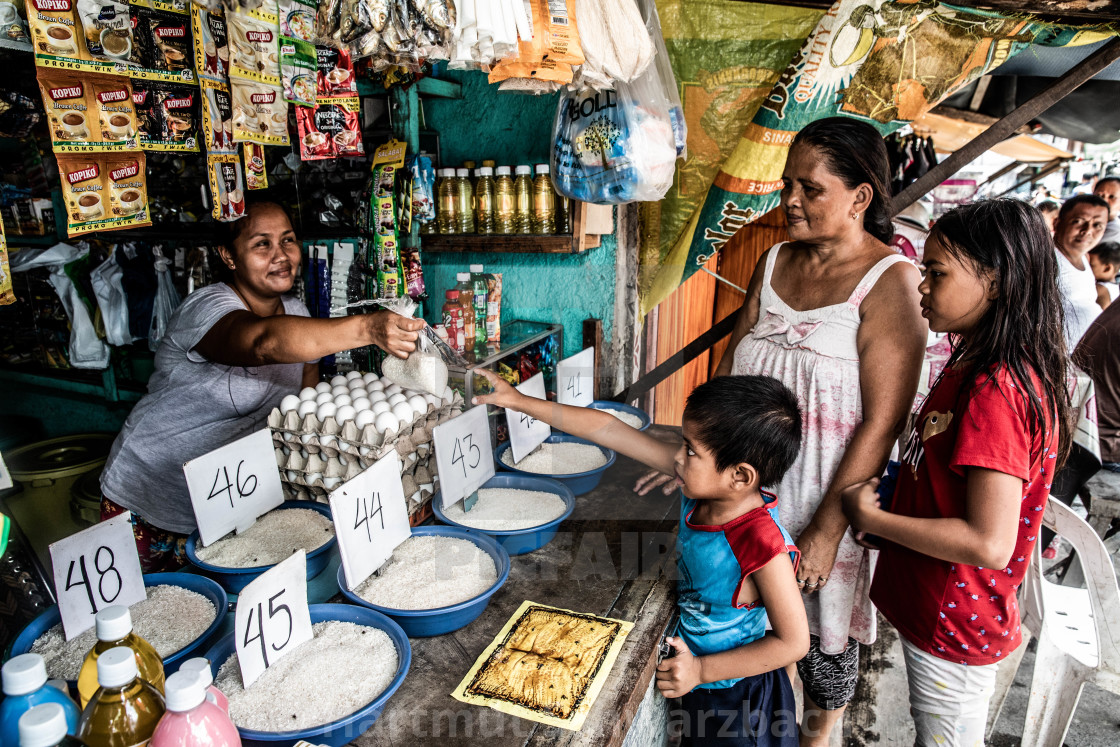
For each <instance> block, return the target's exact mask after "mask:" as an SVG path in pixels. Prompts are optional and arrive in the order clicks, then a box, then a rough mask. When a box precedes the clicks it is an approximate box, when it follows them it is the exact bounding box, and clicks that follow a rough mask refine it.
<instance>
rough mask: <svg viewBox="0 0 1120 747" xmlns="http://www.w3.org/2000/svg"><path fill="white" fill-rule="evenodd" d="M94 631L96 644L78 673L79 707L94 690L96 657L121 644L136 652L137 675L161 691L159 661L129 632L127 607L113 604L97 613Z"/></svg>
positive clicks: (129, 616)
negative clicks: (138, 672)
mask: <svg viewBox="0 0 1120 747" xmlns="http://www.w3.org/2000/svg"><path fill="white" fill-rule="evenodd" d="M94 627H95V628H96V630H97V643H95V644H94V646H93V648H92V649H90V651H89V653H88V654H86V658H85V661H83V662H82V668H81V671H79V672H78V699H79V700H80V701H81V706H82V708H85V707H86V704H87V703H89V701H90V699H91V698H92V697H93V694H94V692H96V691H97V683H98V674H97V659H98V657H99V656H101V655H102V654H103V653H105V652H106V651H108V650H109V649H113V648H116V647H118V646H124V647H125V648H128V649H130V650H132V651H133V652H134V653H135V654H136V666H137V667H138V669H139V671H140V676H141V677H143V678H144V680H145V681H146V682H148V683H149V684H150V685H152V686H153V687H154V688H155V689H156V690H158V691H160V692H163V660H162V659H160V658H159V654H157V653H156V650H155V649H154V648H153V647H152V644H150V643H148V642H147V641H145V640H144V639H143V638H141V637H140V636H138V635H136V633H134V632H132V615H131V614H130V613H129V611H128V607H122V606H120V605H113V606H112V607H106V608H105V609H103V610H101V611H100V612H98V613H97V616H96V617H95V618H94Z"/></svg>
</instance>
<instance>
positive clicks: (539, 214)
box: [532, 163, 556, 234]
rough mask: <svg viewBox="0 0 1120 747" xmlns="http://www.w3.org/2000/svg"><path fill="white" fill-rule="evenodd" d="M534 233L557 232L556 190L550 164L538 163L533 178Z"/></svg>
mask: <svg viewBox="0 0 1120 747" xmlns="http://www.w3.org/2000/svg"><path fill="white" fill-rule="evenodd" d="M532 225H533V233H542V234H553V233H556V191H555V190H553V189H552V179H550V178H549V176H548V164H547V163H539V164H537V178H536V179H534V180H533V224H532Z"/></svg>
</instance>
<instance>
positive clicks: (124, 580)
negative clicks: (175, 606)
mask: <svg viewBox="0 0 1120 747" xmlns="http://www.w3.org/2000/svg"><path fill="white" fill-rule="evenodd" d="M130 519H131V516H130V514H128V513H127V512H125V513H123V514H120V515H119V516H114V517H113V518H111V519H109V520H107V521H103V522H101V523H100V524H95V525H94V526H92V527H90V528H89V529H83V530H82V531H80V532H78V533H77V534H72V535H70V536H69V537H67V538H66V539H61V540H59V541H58V542H55V543H53V544H52V545H51V546H50V552H51V565H52V566H54V588H55V593H56V595H57V596H58V610H59V612H60V613H61V615H62V631H63V632H64V633H65V634H66V640H70V639H71V638H73V637H74V636H76V635H78V634H79V633H81V632H83V631H85V630H88V629H89V628H91V627H93V623H94V617H95V616H96V615H97V613H98V612H100V611H101V610H103V609H105V608H106V607H108V606H110V605H115V604H119V605H121V606H123V607H129V606H131V605H133V604H136V603H137V602H142V601H144V599H145V598H146V597H147V592H145V591H144V576H143V573H142V572H141V570H140V557H139V556H138V555H137V554H136V540H135V539H133V537H132V524H131V523H130Z"/></svg>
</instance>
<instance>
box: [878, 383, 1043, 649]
mask: <svg viewBox="0 0 1120 747" xmlns="http://www.w3.org/2000/svg"><path fill="white" fill-rule="evenodd" d="M986 379H987V374H983V375H980V376H978V377H976V378H975V379H973V381H972V386H971V387H970V389H971V391H964V385H965V384H966V376H965V375H964V374H963V373H961V372H959V371H945V373H944V374H943V375H942V377H941V380H940V382H939V383H938V384H937V385H936V386H935V387H934V389H933V391H932V392H930V395H929V397H928V398H927V399H926V402H925V403H924V405H923V406H922V409H921V411H920V413H919V416H918V418H917V419H916V421H915V425H914V429H913V431H912V432H911V434H910V438H909V440H908V441H907V445H906V450H905V452H904V453H903V455H902V468H901V469H900V470H899V475H898V484H897V487H896V488H895V494H894V499H893V501H892V503H891V506H890V510H891V511H892V512H894V513H898V514H903V515H905V516H915V517H921V518H948V517H956V518H964V517H965V497H966V490H967V485H966V480H967V473H968V469H967V468H968V467H982V468H985V469H991V470H997V471H999V472H1003V473H1005V474H1008V475H1013V476H1015V477H1018V478H1020V479H1021V480H1022V481H1023V500H1022V504H1021V506H1020V509H1019V535H1018V539H1017V540H1016V542H1015V552H1014V553H1013V554H1012V556H1011V563H1010V565H1008V567H1006V568H1000V569H998V570H992V569H988V568H981V567H979V566H974V565H969V566H966V565H962V564H959V563H949V562H946V561H943V560H938V559H936V558H931V557H930V556H928V555H923V554H922V553H919V552H915V551H914V550H910V549H908V548H905V547H902V546H900V545H896V544H894V543H891V542H886V541H884V542H883V543H882V544H883V549H882V552H881V553H880V555H879V560H878V563H877V564H876V567H875V579H874V581H873V583H872V585H871V600H872V601H873V602H874V603H875V606H876V607H878V608H879V610H880V611H881V612H882V613H883V615H884V616H885V617H886V618H887V619H888V620H890V622H891V624H892V625H894V626H895V627H896V628H897V629H898V631H899V633H900V634H902V635H903V636H905V637H906V639H907V640H909V641H910V642H911V643H913V644H914V645H915V646H917V647H918V648H920V649H922V650H924V651H926V652H928V653H929V654H931V655H933V656H936V657H938V658H941V659H945V660H947V661H953V662H959V663H961V664H970V665H979V664H994V663H996V662H998V661H999V660H1000V659H1001V658H1003V657H1005V656H1007V655H1008V654H1009V653H1010V652H1011V651H1013V650H1014V649H1015V648H1016V647H1017V646H1018V645H1019V643H1020V642H1021V637H1020V633H1019V608H1018V604H1017V602H1016V596H1015V593H1016V590H1017V589H1018V588H1019V584H1021V583H1022V581H1023V576H1024V575H1025V574H1026V571H1027V566H1028V565H1029V563H1030V558H1031V551H1032V549H1033V547H1034V543H1035V542H1036V541H1037V538H1038V532H1039V529H1041V524H1042V511H1043V509H1044V508H1045V506H1046V501H1047V498H1048V497H1049V494H1050V483H1051V481H1052V480H1053V477H1054V474H1053V473H1054V467H1055V464H1056V458H1057V454H1056V450H1057V437H1056V434H1055V433H1054V432H1053V431H1051V430H1045V431H1044V432H1041V433H1038V432H1032V430H1033V429H1032V428H1031V425H1030V422H1031V421H1030V418H1029V414H1028V409H1027V404H1026V400H1025V398H1024V396H1023V394H1022V393H1021V392H1020V389H1019V388H1018V387H1017V386H1016V384H1015V383H1014V380H1013V379H1012V378H1011V376H1010V375H1009V374H1008V372H1007V371H1006V369H1004V370H1001V371H1000V372H999V373H998V374H997V375H996V377H995V379H994V380H993V381H991V382H988V383H984V382H985V380H986ZM1034 384H1035V387H1036V391H1040V390H1041V389H1040V387H1039V385H1038V382H1037V379H1035V382H1034Z"/></svg>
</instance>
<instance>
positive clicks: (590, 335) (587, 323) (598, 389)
mask: <svg viewBox="0 0 1120 747" xmlns="http://www.w3.org/2000/svg"><path fill="white" fill-rule="evenodd" d="M583 347H584V348H594V349H595V370H594V371H593V372H592V376H593V378H594V380H595V385H594V394H595V399H602V398H601V397H600V396H599V395H600V394H601V393H602V389H603V385H602V381H603V377H602V375H601V372H603V371H608V370H609V368H608V366H607V362H606V361H605V360H603V355H604V353H605V351H604V350H603V320H602V319H596V318H594V317H589V318H587V319H584V320H583Z"/></svg>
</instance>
